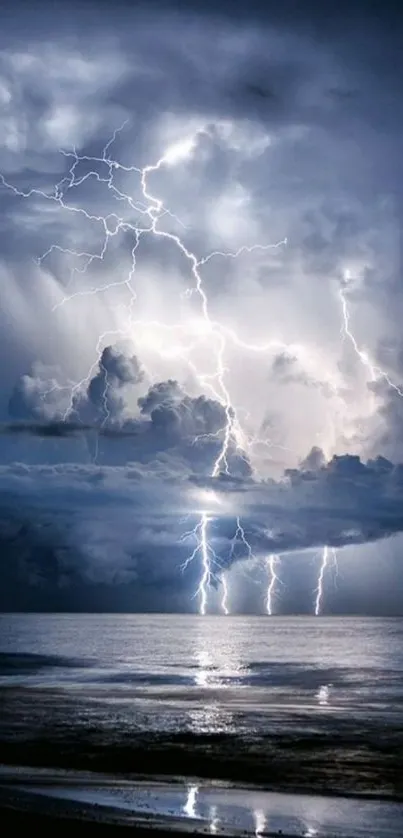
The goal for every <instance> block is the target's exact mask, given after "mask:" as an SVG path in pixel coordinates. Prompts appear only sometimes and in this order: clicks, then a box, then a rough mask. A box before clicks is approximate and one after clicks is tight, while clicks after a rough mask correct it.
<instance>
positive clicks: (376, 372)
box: [339, 271, 403, 398]
mask: <svg viewBox="0 0 403 838" xmlns="http://www.w3.org/2000/svg"><path fill="white" fill-rule="evenodd" d="M350 281H351V274H350V272H349V271H347V272H346V275H345V281H344V286H345V287H346V286H348V283H349V282H350ZM339 298H340V302H341V310H342V317H343V322H342V328H341V333H342V335H343V337H345V338H348V340H349V341H350V343H351V345H352V347H353V349H354V352H355V354H356V355H357V357H358V358H359V360H360V361H361V363H362V364H363V366H364V367H366V369H367V370H368V372H369V374H370V378H371V381H372V382H374V381H376V379H378V378H383V379H384V381H386V383H387V384H388V386H389V387H391V388H392V390H394V391H395V392H396V393H397V395H398V396H400V397H401V398H403V390H401V389H400V387H398V385H397V384H396V383H395V382H394V381H392V379H391V378H390V376H389V375H388V373H387V372H386V371H385V370H384V369H382V368H381V367H379V366H377V365H376V364H375V363H374V362H373V361H372V359H371V358H370V356H369V355H368V353H367V352H366V350H364V349H362V348H360V347H359V345H358V342H357V340H356V338H355V336H354V333H353V332H352V331H351V327H350V312H349V308H348V302H347V297H346V294H345V290H344V287H340V288H339Z"/></svg>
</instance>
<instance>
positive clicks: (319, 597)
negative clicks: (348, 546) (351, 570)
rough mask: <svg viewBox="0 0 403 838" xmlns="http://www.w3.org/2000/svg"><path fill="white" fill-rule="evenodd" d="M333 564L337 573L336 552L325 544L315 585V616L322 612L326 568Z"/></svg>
mask: <svg viewBox="0 0 403 838" xmlns="http://www.w3.org/2000/svg"><path fill="white" fill-rule="evenodd" d="M331 564H332V565H333V567H334V568H335V571H336V573H337V552H336V549H335V548H334V547H327V546H325V547H324V548H323V550H322V561H321V564H320V568H319V576H318V584H317V587H316V591H315V593H316V597H315V617H319V615H320V614H321V613H322V605H323V593H324V581H325V574H326V570H327V569H328V568H329V567H330V566H331Z"/></svg>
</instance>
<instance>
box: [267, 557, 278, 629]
mask: <svg viewBox="0 0 403 838" xmlns="http://www.w3.org/2000/svg"><path fill="white" fill-rule="evenodd" d="M279 562H280V556H278V555H276V554H275V553H272V554H271V555H270V556H269V557H268V559H267V560H266V565H267V568H268V571H269V585H268V588H267V594H266V612H267V614H268V615H269V617H271V616H272V615H273V597H274V595H275V592H276V585H277V584H278V583H279V582H280V579H279V577H278V576H277V572H276V568H277V567H278V565H279Z"/></svg>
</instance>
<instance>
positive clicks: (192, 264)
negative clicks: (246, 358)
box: [0, 123, 403, 614]
mask: <svg viewBox="0 0 403 838" xmlns="http://www.w3.org/2000/svg"><path fill="white" fill-rule="evenodd" d="M125 127H126V123H123V125H122V126H121V127H120V128H117V129H116V130H115V131H114V132H113V135H112V137H111V138H110V139H109V140H108V142H107V143H106V145H105V147H104V148H103V151H102V153H101V156H99V157H96V156H88V155H81V154H79V153H78V152H77V150H76V149H73V150H72V151H61V154H62V155H63V157H64V159H65V160H66V161H68V166H69V168H68V171H67V174H65V176H64V177H62V179H61V180H60V181H59V182H58V183H57V184H56V185H55V186H54V188H53V190H48V191H45V190H41V189H37V188H29V189H27V190H25V191H24V190H22V189H18V188H17V187H16V186H14V185H13V184H10V183H9V182H8V181H7V180H6V179H5V178H4V176H3V175H1V174H0V184H1V185H2V186H3V187H4V188H5V189H7V190H9V191H10V192H11V193H13V194H14V195H15V196H16V197H19V198H22V199H27V200H29V199H42V200H45V201H48V202H51V204H52V205H54V206H56V207H58V208H59V209H60V210H61V211H62V212H66V213H70V214H72V215H73V216H75V217H77V218H78V219H82V220H83V221H85V222H90V224H91V225H93V226H95V227H96V228H97V229H99V230H100V237H101V241H100V246H99V248H98V249H97V250H96V251H95V252H94V251H91V250H90V249H89V250H86V249H82V250H74V249H71V248H68V247H63V246H62V245H60V244H57V243H53V244H51V245H50V246H49V247H48V249H47V250H46V251H45V252H44V253H43V254H42V255H41V256H40V257H39V258H38V260H37V262H38V264H39V265H41V264H42V263H43V262H44V261H45V260H46V259H47V258H49V257H50V256H51V255H52V254H53V253H61V254H64V255H65V256H68V257H69V258H72V259H73V260H74V269H73V273H75V274H78V275H83V274H85V273H86V272H87V271H88V269H89V268H90V267H91V266H92V265H93V264H94V263H96V262H102V261H103V260H104V258H105V256H106V254H107V252H108V247H109V245H110V242H111V241H112V240H113V239H115V238H116V237H117V236H118V235H119V234H127V235H129V236H131V237H132V243H131V262H130V268H129V270H128V272H127V275H126V276H125V277H124V278H122V279H118V280H115V281H113V282H108V283H106V284H105V285H102V286H96V287H92V288H81V289H80V290H77V291H72V292H71V293H66V294H64V296H63V297H62V299H60V300H59V301H58V302H57V303H56V304H55V305H54V310H56V309H58V308H61V307H62V306H64V305H67V304H69V303H70V302H72V301H73V300H75V299H76V298H79V297H86V296H95V295H98V294H103V293H106V292H107V291H109V290H111V289H116V288H121V289H122V290H124V291H125V293H127V297H128V300H127V304H126V306H125V314H126V326H125V328H122V329H115V330H109V331H105V332H104V333H102V334H101V335H99V338H98V341H97V344H96V347H95V351H96V356H97V357H96V361H95V362H94V364H93V365H92V366H91V368H90V369H89V371H88V373H87V375H86V376H85V378H83V379H82V380H81V381H78V382H75V383H73V384H71V385H69V386H68V387H66V388H63V387H62V386H60V387H59V386H58V389H66V390H68V392H69V393H70V402H69V405H68V407H67V409H66V411H65V416H64V418H65V419H68V418H69V416H70V415H71V413H72V412H73V409H74V399H75V396H76V395H77V394H78V393H79V392H80V391H81V390H82V388H84V387H85V386H86V385H88V383H89V381H90V378H91V376H92V375H93V373H94V370H95V369H96V367H97V364H99V363H100V358H101V352H102V347H103V346H104V345H105V342H106V340H107V339H108V338H111V337H117V336H119V337H127V336H130V337H131V336H132V335H133V334H134V332H135V329H136V328H137V329H144V330H146V329H152V330H155V331H157V332H160V333H161V335H162V337H163V336H164V335H166V333H167V331H168V330H169V331H173V332H175V334H176V335H177V336H178V344H177V346H176V347H175V348H174V349H173V350H172V349H171V351H169V350H167V349H166V348H163V343H164V341H163V339H162V341H161V343H162V348H161V347H159V346H158V347H156V351H157V352H159V353H160V354H161V356H162V357H170V356H177V357H180V358H181V359H182V360H183V361H184V362H185V363H186V364H187V365H188V367H189V369H190V370H191V372H192V373H193V374H194V375H195V377H196V379H197V381H198V383H199V385H200V387H201V389H202V390H203V391H208V392H209V393H210V394H211V396H212V397H213V398H214V399H216V400H217V401H218V402H219V404H220V405H221V406H222V407H223V409H224V413H225V423H224V425H223V428H222V429H221V432H220V433H219V434H217V439H218V440H219V443H220V446H219V451H218V454H217V456H216V458H215V460H214V462H213V463H212V467H211V477H212V478H218V477H219V475H220V474H221V473H225V474H229V473H230V463H229V458H230V454H231V451H232V450H236V451H237V452H238V454H240V455H241V456H245V457H248V455H249V454H251V452H252V449H253V447H254V446H256V445H260V444H263V445H269V446H271V445H272V444H271V443H270V442H269V441H268V440H258V439H256V437H251V436H250V435H248V434H247V433H246V432H245V430H244V429H243V428H242V426H241V423H240V421H239V417H238V414H237V411H236V409H235V407H234V405H233V403H232V400H231V395H230V392H229V390H228V385H227V382H226V373H227V366H226V350H227V346H228V344H232V345H234V346H236V347H239V348H242V349H243V350H245V351H247V352H256V353H267V352H271V351H278V350H284V349H285V350H289V351H291V352H293V353H294V354H296V355H297V356H298V357H299V358H303V359H304V361H306V362H309V357H308V356H307V351H306V348H305V347H304V346H300V345H287V344H285V343H283V342H282V341H279V340H275V339H273V340H270V341H269V342H267V343H265V344H254V343H249V342H246V341H244V340H243V339H242V338H241V337H240V336H239V335H238V334H237V332H235V331H234V330H232V329H230V328H228V326H224V325H223V324H221V323H220V322H217V321H215V320H214V319H212V318H211V316H210V311H209V301H208V297H207V294H206V291H205V288H204V285H203V278H202V269H203V267H204V266H205V265H206V264H208V263H209V262H210V261H211V260H212V259H238V258H239V257H241V256H242V255H247V254H251V253H254V252H256V251H263V252H264V251H270V250H271V249H273V248H279V247H281V246H283V245H285V244H286V239H284V240H282V241H280V242H277V243H276V244H255V245H251V246H249V245H243V246H242V247H240V248H238V249H237V250H235V251H233V252H231V251H230V252H224V251H221V250H215V251H213V252H211V253H210V254H207V255H205V256H202V257H198V256H197V255H196V254H195V253H194V252H193V251H192V250H190V249H189V248H188V247H187V245H186V244H185V242H184V239H183V237H182V236H181V235H179V234H178V233H176V232H172V231H171V230H167V229H164V228H163V227H162V226H161V225H162V222H163V220H164V219H166V218H169V219H170V222H172V224H176V225H178V226H179V227H182V228H183V227H184V225H183V223H182V222H181V220H180V219H179V218H178V217H177V216H176V215H175V214H174V213H172V212H171V211H170V210H169V209H168V208H167V207H166V206H165V205H164V203H163V201H162V200H161V198H159V197H157V196H156V195H155V194H154V190H153V188H152V186H151V184H150V181H151V179H152V178H153V177H154V176H155V175H156V174H157V173H158V172H159V171H160V170H161V169H163V168H166V169H169V168H171V167H175V166H177V165H178V164H180V163H181V162H183V161H186V160H188V159H189V158H191V157H192V155H194V153H195V151H196V148H197V140H198V135H199V133H200V132H196V133H194V135H193V136H190V137H184V138H183V139H182V140H181V141H179V142H178V143H176V144H175V145H173V146H170V147H169V148H168V149H166V150H165V152H164V153H163V154H162V155H161V157H160V158H159V159H158V160H157V162H156V163H153V164H147V165H145V166H144V167H142V168H141V167H138V166H135V165H124V164H123V163H121V162H119V161H118V160H116V159H115V158H114V156H113V155H112V146H113V144H114V143H115V141H116V140H117V137H118V135H119V134H120V132H121V131H123V130H124V128H125ZM202 133H203V132H202ZM83 168H84V171H83ZM118 174H121V175H124V176H136V177H137V180H138V185H139V189H140V193H141V199H140V200H135V199H134V198H133V196H132V195H131V194H128V193H127V192H126V191H122V187H121V185H118V184H117V183H116V176H117V175H118ZM88 182H96V183H98V184H103V185H104V186H105V188H106V190H107V191H108V196H109V197H111V198H112V199H113V201H114V202H115V204H116V211H113V212H109V213H108V214H107V215H102V214H95V213H91V212H88V211H87V210H86V209H85V208H84V207H82V206H79V205H76V204H75V203H74V202H71V203H70V199H71V197H72V196H73V195H74V194H76V193H77V190H78V189H79V188H80V186H82V185H83V184H85V183H88ZM121 207H123V208H124V211H125V212H126V217H125V215H124V214H122V212H120V213H119V212H118V210H119V209H120V208H121ZM145 236H152V237H154V238H156V239H164V240H167V241H169V242H170V243H171V244H172V245H173V246H175V247H176V249H177V250H178V252H179V253H180V254H181V256H182V257H183V258H184V260H185V261H186V262H187V264H188V266H189V273H190V276H191V278H192V283H191V285H190V287H189V288H188V289H187V290H186V292H185V294H186V296H187V297H193V296H196V297H197V299H198V301H199V305H200V314H201V319H200V321H198V329H197V330H196V333H195V328H194V327H195V324H194V322H192V323H191V324H188V325H186V326H182V325H174V326H171V325H168V324H166V323H164V322H159V321H156V320H153V321H145V320H137V321H136V320H135V316H134V310H135V303H136V299H137V295H136V291H135V288H134V284H133V283H134V278H135V274H136V267H137V257H138V250H139V246H140V243H141V241H142V239H143V237H145ZM348 279H349V276H346V281H347V280H348ZM339 298H340V302H341V308H342V334H343V336H344V337H345V338H348V339H349V341H350V342H351V344H352V346H353V348H354V351H355V353H356V355H357V356H358V358H359V360H360V362H361V363H362V364H363V365H364V366H365V367H366V368H367V370H368V371H369V373H370V376H371V379H372V380H373V381H374V380H376V379H377V378H383V379H384V380H385V381H386V382H387V384H388V385H389V386H390V387H392V388H393V389H394V390H395V391H396V393H397V394H398V395H399V396H403V391H402V390H401V389H400V388H399V387H398V386H397V385H396V384H395V383H394V382H393V381H392V380H391V379H390V377H389V376H388V374H387V373H386V372H385V371H384V370H382V369H381V368H379V367H378V366H376V365H375V364H374V363H373V362H372V360H371V359H370V357H369V355H368V354H367V353H366V352H365V351H364V350H363V349H362V348H360V347H359V345H358V342H357V340H356V338H355V337H354V334H353V332H352V330H351V326H350V313H349V309H348V301H347V296H346V293H345V290H344V288H340V290H339ZM188 335H190V338H189V340H188V342H186V340H185V338H186V337H187V336H188ZM201 341H205V342H207V344H208V347H209V350H210V352H213V353H214V361H215V369H214V372H212V373H211V372H209V373H206V372H204V371H203V370H201V369H199V368H198V367H197V365H196V364H195V362H194V360H193V359H192V357H191V355H192V350H193V349H194V347H195V346H197V345H199V344H200V342H201ZM108 386H109V385H108V376H107V375H105V389H104V394H103V402H104V413H105V419H104V423H105V422H107V420H108V404H107V393H108ZM331 387H332V389H333V391H336V389H337V388H336V386H335V385H334V383H332V382H331ZM45 395H46V394H45ZM213 520H214V517H212V515H211V514H210V513H209V512H208V511H202V512H201V514H200V518H199V520H198V523H197V524H196V526H195V527H194V529H193V530H192V531H191V532H189V533H185V535H184V536H183V537H182V540H186V539H193V540H194V541H195V542H196V546H195V548H194V550H193V552H192V553H191V555H190V556H189V557H188V558H187V559H186V561H185V562H184V563H183V565H182V569H183V570H185V569H186V568H187V567H188V566H189V564H190V563H192V562H193V561H195V560H197V561H200V564H201V576H200V581H199V585H198V587H197V590H196V593H195V596H198V598H199V610H200V613H201V614H205V613H206V610H207V600H208V589H209V587H210V585H211V583H212V581H213V580H214V581H216V580H221V586H222V598H221V607H222V611H223V613H225V614H228V613H229V605H228V593H229V591H228V578H227V576H226V575H225V574H224V573H223V565H222V562H220V558H219V557H218V556H217V554H216V552H215V551H214V548H213V546H212V539H211V532H210V530H211V524H212V522H213ZM239 541H240V542H241V543H242V544H243V546H244V548H246V553H247V555H248V557H249V558H254V557H253V553H252V548H251V546H250V544H249V542H248V541H247V538H246V536H245V531H244V529H243V527H242V525H241V522H240V519H239V518H237V521H236V533H235V536H234V539H233V541H232V547H231V549H232V550H233V549H235V544H236V543H237V542H239ZM331 555H332V556H333V559H334V561H335V560H336V554H335V551H333V552H332V553H331ZM278 561H279V558H278V556H275V555H271V556H269V558H268V560H267V567H268V569H269V572H270V582H269V586H268V590H267V598H266V610H267V613H268V614H271V613H272V604H273V596H274V593H275V588H276V584H277V583H278V582H279V578H278V576H277V573H276V568H277V566H278ZM328 562H329V548H327V547H325V548H324V551H323V556H322V564H321V568H320V573H319V578H318V587H317V591H316V600H315V614H319V613H320V610H321V604H322V596H323V581H324V574H325V571H326V567H327V566H328Z"/></svg>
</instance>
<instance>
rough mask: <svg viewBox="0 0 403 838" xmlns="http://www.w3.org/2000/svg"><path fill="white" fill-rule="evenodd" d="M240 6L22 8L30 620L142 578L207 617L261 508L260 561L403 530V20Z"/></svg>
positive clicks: (20, 411)
mask: <svg viewBox="0 0 403 838" xmlns="http://www.w3.org/2000/svg"><path fill="white" fill-rule="evenodd" d="M236 7H237V13H236V14H234V4H229V3H225V2H222V3H221V4H219V6H217V4H211V3H208V2H207V3H204V4H201V3H198V2H196V0H195V1H194V2H191V3H188V4H186V8H185V6H184V4H180V3H179V4H176V5H175V8H174V7H173V6H172V4H171V3H169V2H168V0H167V2H163V3H159V4H158V5H156V4H148V5H147V6H146V5H145V4H138V5H137V6H136V9H135V10H132V9H131V8H130V7H129V5H128V4H126V3H123V2H122V3H117V4H116V5H115V7H114V10H113V12H112V10H111V8H110V6H109V4H107V3H105V4H104V5H103V7H102V8H103V11H102V14H99V12H97V13H96V14H95V7H94V6H92V5H91V4H88V5H87V4H86V7H85V9H80V11H79V12H78V10H77V12H76V11H75V9H74V5H73V6H70V7H69V8H68V9H67V7H66V6H65V5H63V4H60V5H59V6H57V5H56V6H52V7H51V6H50V5H49V4H47V3H43V4H42V5H41V6H40V7H38V9H37V10H36V12H35V15H34V14H33V13H32V12H29V10H28V6H25V5H24V4H18V3H17V4H16V8H15V11H14V12H13V13H10V15H9V16H8V19H7V22H6V24H5V26H4V28H3V32H2V34H1V35H0V45H1V51H0V105H1V108H0V110H1V115H0V216H1V221H0V249H1V254H2V255H1V259H0V281H1V284H2V297H3V299H2V306H1V308H0V352H1V357H2V359H3V361H4V363H2V368H1V387H0V394H1V399H0V457H1V462H2V463H3V465H2V466H1V467H0V468H1V470H0V493H1V496H0V538H1V543H2V545H3V546H2V559H1V570H0V573H1V579H3V578H4V580H5V581H4V585H5V588H4V590H7V592H8V593H7V596H9V595H10V592H12V591H14V593H15V596H16V602H17V600H18V597H19V596H20V593H21V597H23V600H21V601H20V605H21V602H22V606H23V607H26V603H27V602H29V601H30V600H29V596H30V595H29V591H36V592H37V594H36V595H37V596H38V597H39V593H38V592H39V591H42V594H41V596H42V595H43V596H44V597H45V599H46V597H48V599H46V602H48V603H49V607H51V601H52V596H56V594H57V597H58V598H57V607H64V605H65V604H66V603H70V605H71V604H72V603H73V601H74V597H76V600H75V601H76V604H77V607H85V606H83V603H84V602H85V601H86V597H87V593H88V590H90V589H91V590H95V588H96V586H98V585H101V586H105V591H104V593H103V594H102V595H101V593H100V592H99V591H98V593H99V597H100V600H99V601H100V602H101V600H102V603H104V601H105V598H106V599H107V593H106V591H107V589H108V586H109V587H110V589H111V590H112V589H113V591H114V594H115V592H116V590H117V589H119V590H122V591H123V588H124V586H125V584H126V583H127V584H129V585H130V586H132V587H131V592H132V596H133V602H137V601H138V602H141V591H142V590H143V591H146V592H148V593H147V596H148V597H149V599H148V600H147V602H148V603H149V607H150V608H151V607H154V606H155V608H164V607H165V606H166V607H172V608H174V609H175V608H187V607H193V606H192V605H189V602H190V600H189V593H190V592H191V591H192V590H194V586H195V581H196V580H197V578H198V573H199V570H200V568H199V566H198V563H197V561H196V562H195V563H194V564H193V565H192V566H191V568H190V569H188V571H187V573H185V574H182V573H181V571H180V567H181V564H182V563H183V561H184V560H185V559H186V557H187V556H188V555H189V553H191V552H192V549H193V547H194V541H192V537H190V538H189V539H186V537H185V540H183V536H184V535H186V533H187V532H188V531H189V530H191V529H192V527H194V526H196V525H197V522H198V520H200V515H201V514H203V513H204V514H208V516H209V519H210V518H211V519H212V520H211V521H210V523H209V532H210V538H211V540H212V544H213V545H214V550H215V551H216V553H217V555H218V556H219V560H220V567H221V570H220V572H222V571H224V570H226V569H228V568H229V566H230V565H231V563H232V562H234V563H235V564H237V565H239V563H242V562H243V561H244V560H245V559H246V558H247V551H246V548H245V545H244V544H243V545H242V543H237V544H236V546H235V547H234V545H233V537H234V531H235V530H236V521H237V517H238V516H240V517H241V519H242V522H243V524H244V526H245V530H246V531H247V533H248V539H249V541H250V544H251V547H252V548H253V551H254V554H255V555H256V557H257V560H258V559H259V557H264V556H266V555H268V554H270V553H272V552H274V553H287V554H290V553H291V552H293V551H301V550H314V549H315V548H318V547H321V546H322V545H324V544H327V545H329V546H335V547H345V548H346V549H348V547H349V546H351V545H357V547H359V546H360V545H366V544H370V543H371V542H376V543H377V544H379V550H380V551H381V550H383V546H382V545H383V542H384V540H385V539H386V538H389V537H391V536H396V535H398V534H399V533H401V532H402V515H401V511H400V510H401V508H402V491H403V482H402V466H401V465H399V463H401V462H403V433H402V427H403V425H402V419H403V407H402V405H403V400H402V396H401V392H402V390H403V387H402V381H403V349H402V338H401V320H402V314H403V294H402V279H401V226H402V220H403V216H402V213H403V194H402V186H401V184H402V182H403V181H402V177H401V174H402V164H401V128H402V121H403V100H402V97H401V93H400V82H399V79H400V76H401V70H402V69H403V68H402V57H401V51H400V48H399V38H398V32H399V25H398V24H399V22H400V23H401V20H400V18H399V13H398V10H397V8H392V5H391V4H388V3H383V4H378V3H377V2H374V3H364V2H359V0H354V2H353V3H348V4H347V3H341V4H338V6H337V9H334V10H327V9H326V10H325V9H324V7H323V5H320V4H317V3H314V2H309V3H307V4H304V7H303V9H302V7H301V8H300V7H299V5H298V4H296V3H294V2H291V0H286V2H284V3H282V4H278V3H276V4H274V3H266V4H260V3H257V2H252V3H251V4H247V7H245V5H242V4H239V7H238V4H236ZM22 8H24V9H25V11H24V14H23V15H22V14H21V13H20V12H21V9H22ZM97 8H98V9H99V4H98V6H97ZM144 167H146V168H144ZM145 172H146V181H145V179H144V178H145ZM145 182H146V193H145V192H144V187H145ZM157 217H158V221H156V219H157ZM156 229H157V230H158V232H157V233H156V232H155V231H156ZM178 242H179V244H178ZM189 254H190V255H189ZM225 254H227V255H225ZM346 312H347V315H346ZM228 428H230V433H229V434H228ZM223 446H225V457H222V458H221V459H220V452H222V451H223ZM307 452H308V453H307ZM309 452H310V453H309ZM217 461H218V462H219V467H218V468H215V465H216V463H217ZM213 475H214V476H213ZM393 543H395V542H393ZM399 543H401V542H400V541H399V539H396V544H397V545H398V544H399ZM362 549H363V550H364V547H363V548H362ZM399 549H400V548H399V547H396V550H397V552H398V551H399ZM3 557H4V558H3ZM220 572H219V573H218V581H217V580H216V584H219V576H220ZM97 590H98V589H97ZM24 591H25V592H27V591H28V594H24V595H23V592H24ZM44 591H45V593H46V591H48V593H47V594H46V596H45V594H44ZM18 592H20V593H18ZM61 592H63V594H62V593H61ZM74 592H75V594H74ZM134 592H137V593H136V596H138V600H136V597H135V595H134ZM17 593H18V595H17ZM25 596H26V597H28V599H26V598H25V599H24V597H25ZM45 599H41V600H40V597H39V599H38V602H39V600H40V601H41V602H42V603H44V602H45ZM18 601H19V600H18ZM54 602H56V600H54ZM153 602H154V606H153ZM164 603H165V606H164ZM22 606H21V607H22ZM27 607H28V606H27ZM55 607H56V605H55ZM126 607H127V603H126ZM133 607H138V606H137V605H133Z"/></svg>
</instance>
